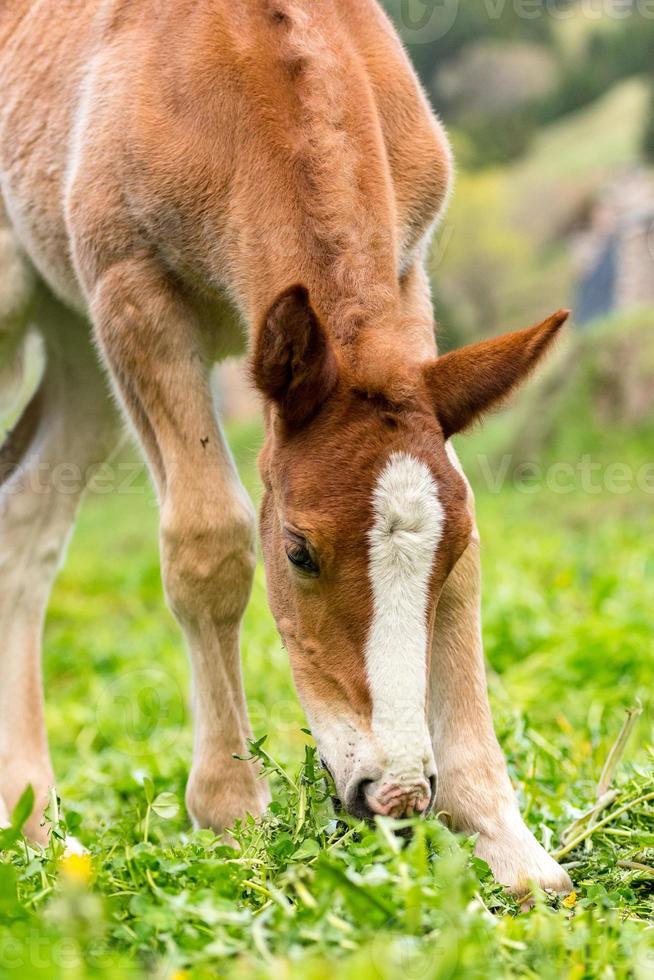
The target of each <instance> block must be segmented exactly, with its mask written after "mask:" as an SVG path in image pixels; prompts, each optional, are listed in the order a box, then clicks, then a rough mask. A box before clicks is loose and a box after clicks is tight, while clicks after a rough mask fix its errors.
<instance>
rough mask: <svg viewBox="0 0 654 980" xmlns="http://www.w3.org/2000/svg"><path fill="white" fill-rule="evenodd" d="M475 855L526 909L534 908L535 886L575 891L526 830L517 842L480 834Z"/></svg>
mask: <svg viewBox="0 0 654 980" xmlns="http://www.w3.org/2000/svg"><path fill="white" fill-rule="evenodd" d="M475 854H476V855H477V857H480V858H482V859H483V860H484V861H485V862H486V863H487V864H488V866H489V867H490V869H491V871H492V872H493V876H494V877H495V880H496V881H498V882H499V883H500V884H501V885H504V887H505V888H506V889H507V891H509V892H511V894H512V895H515V896H516V898H518V899H520V900H521V905H522V907H523V909H526V908H529V907H530V906H531V905H533V899H532V898H531V893H532V891H533V889H534V887H536V888H540V889H542V890H543V891H545V892H551V893H554V894H557V895H566V894H568V893H569V892H571V891H572V887H573V886H572V881H571V880H570V878H569V876H568V874H567V873H566V872H565V871H564V870H563V868H562V867H560V865H558V864H557V863H556V861H555V860H554V858H552V857H550V855H549V854H548V853H547V851H546V850H545V848H543V847H541V845H540V844H539V843H538V841H537V840H536V838H535V837H534V836H533V835H532V834H531V833H530V832H529V831H528V830H527V829H526V827H525V828H524V833H521V834H520V835H519V837H518V838H517V839H515V838H514V839H511V838H510V837H509V836H508V835H507V836H506V837H504V836H503V835H498V837H493V838H491V837H488V836H485V835H484V834H480V836H479V838H478V840H477V845H476V847H475Z"/></svg>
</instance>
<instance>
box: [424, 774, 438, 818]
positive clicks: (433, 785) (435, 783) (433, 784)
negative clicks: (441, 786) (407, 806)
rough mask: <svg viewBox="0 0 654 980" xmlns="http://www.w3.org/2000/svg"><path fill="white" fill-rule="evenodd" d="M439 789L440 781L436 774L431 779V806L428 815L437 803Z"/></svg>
mask: <svg viewBox="0 0 654 980" xmlns="http://www.w3.org/2000/svg"><path fill="white" fill-rule="evenodd" d="M437 789H438V779H437V778H436V774H435V773H434V774H433V775H431V776H430V777H429V806H428V807H427V810H426V811H425V812H426V813H429V812H430V811H431V809H432V807H433V806H434V804H435V802H436V791H437Z"/></svg>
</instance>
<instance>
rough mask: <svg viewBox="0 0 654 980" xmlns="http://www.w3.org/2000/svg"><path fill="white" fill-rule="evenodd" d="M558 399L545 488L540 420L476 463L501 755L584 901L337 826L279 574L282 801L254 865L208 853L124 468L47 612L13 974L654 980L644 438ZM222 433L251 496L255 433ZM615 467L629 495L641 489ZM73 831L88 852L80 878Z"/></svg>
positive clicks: (266, 651) (466, 851) (261, 716)
mask: <svg viewBox="0 0 654 980" xmlns="http://www.w3.org/2000/svg"><path fill="white" fill-rule="evenodd" d="M577 380H578V379H577ZM568 394H569V396H570V398H572V399H573V400H572V402H570V400H569V399H568V400H567V401H566V398H565V397H563V396H562V398H561V399H560V402H559V403H557V404H558V408H557V411H558V413H559V414H558V416H556V413H554V414H555V418H554V422H553V425H554V423H555V422H556V417H558V419H559V421H558V423H557V424H556V425H554V428H555V431H556V432H559V434H560V435H561V438H562V440H563V441H561V440H558V441H557V439H554V440H552V438H549V439H546V440H544V442H543V443H542V444H541V445H540V446H539V448H538V450H537V451H536V450H535V449H534V448H533V447H531V449H530V453H531V457H530V458H531V460H532V464H533V461H534V460H536V459H537V461H538V464H539V466H540V469H538V470H535V469H534V468H533V465H532V468H531V469H529V468H528V467H527V468H525V465H524V464H525V454H524V452H522V451H521V452H517V450H515V448H513V449H512V448H511V447H516V446H519V445H520V440H519V438H518V436H519V434H520V433H519V430H520V419H521V418H522V417H523V416H522V415H521V414H520V413H521V412H522V413H523V415H524V413H525V412H529V410H530V406H532V411H533V403H532V402H529V401H528V400H524V399H522V400H521V402H520V404H519V405H518V407H517V408H516V410H515V411H514V412H513V414H512V415H511V416H509V417H505V418H503V419H502V420H497V421H492V422H491V423H490V424H489V425H488V426H487V427H485V428H484V429H481V430H479V431H478V432H476V433H474V434H473V435H472V436H470V437H468V438H467V439H462V440H460V448H461V450H462V453H463V455H464V458H465V460H466V465H467V468H468V472H469V473H470V475H471V478H472V480H473V483H474V485H475V489H476V493H477V501H478V517H479V523H480V528H481V535H482V540H483V564H484V576H485V589H484V623H485V625H484V630H485V641H486V651H487V657H488V663H489V679H490V687H491V695H492V702H493V708H494V713H495V719H496V725H497V729H498V733H499V735H500V739H501V742H502V745H503V747H504V749H505V751H506V752H507V755H508V758H509V763H510V769H511V775H512V778H513V780H514V782H515V784H516V786H517V787H518V789H519V794H520V799H521V804H522V808H523V811H524V812H525V813H526V814H527V819H528V822H529V824H530V826H531V827H532V829H533V830H534V831H535V833H536V834H537V836H538V837H539V839H540V840H541V841H542V842H543V843H544V844H545V845H546V846H547V847H548V848H549V849H550V850H551V851H552V852H558V853H559V855H560V859H561V861H562V862H563V863H565V865H566V867H567V868H568V870H569V872H570V874H571V876H572V878H573V881H574V885H575V891H574V893H573V894H572V895H570V896H568V897H566V898H564V899H562V898H554V897H552V896H547V895H544V894H535V895H534V896H533V899H534V906H533V908H531V910H530V911H526V912H524V911H521V910H520V909H519V907H518V905H517V904H516V902H515V901H514V900H513V899H512V898H511V897H510V896H508V895H507V894H505V893H504V892H503V890H502V889H501V888H500V887H498V886H497V885H496V884H495V883H494V882H493V881H492V879H491V877H490V874H489V871H488V868H487V867H486V866H485V865H484V864H483V862H481V861H479V860H477V859H475V858H474V856H473V853H472V852H473V844H474V842H473V841H471V840H467V839H464V838H460V837H456V836H454V835H452V834H451V833H450V832H449V831H448V830H447V829H446V828H445V827H444V826H442V825H441V824H440V823H439V822H438V821H437V820H436V819H435V818H430V819H429V820H428V821H422V822H420V821H416V822H415V825H414V826H413V833H412V835H411V836H410V837H409V838H406V837H398V836H397V835H396V834H395V832H394V831H395V830H396V829H398V828H397V826H396V824H394V822H393V821H390V820H384V819H379V820H378V822H377V823H376V824H375V825H372V826H366V825H363V824H358V823H356V822H354V821H350V822H347V823H343V822H337V821H336V820H335V818H334V814H333V811H332V808H331V804H330V802H329V799H328V787H327V785H326V783H325V781H324V779H323V774H321V772H320V769H319V765H318V763H317V760H316V757H315V753H314V749H313V743H312V740H311V738H310V736H309V735H308V734H307V733H306V731H304V730H303V729H304V726H305V722H304V719H303V717H302V713H301V710H300V708H299V706H298V703H297V700H296V697H295V694H294V690H293V685H292V681H291V677H290V671H289V667H288V662H287V656H286V654H285V652H284V651H283V649H282V647H281V644H280V642H279V639H278V637H277V634H276V631H275V628H274V624H273V622H272V619H271V616H270V614H269V612H268V609H267V603H266V596H265V584H264V579H263V575H262V571H261V569H259V570H258V573H257V578H256V584H255V589H254V593H253V597H252V601H251V603H250V607H249V609H248V612H247V616H246V620H245V624H244V628H243V660H244V670H245V675H246V684H247V690H248V695H249V702H250V708H251V715H252V721H253V726H254V731H255V737H256V739H257V742H256V743H255V744H254V745H253V746H252V752H253V755H257V756H259V757H260V758H261V759H262V760H263V761H264V763H265V768H266V770H267V771H268V772H269V774H270V778H271V781H272V785H273V791H274V803H273V805H272V806H271V808H270V812H269V813H268V815H267V816H266V818H265V819H264V821H263V822H262V823H261V824H255V823H254V822H253V821H245V822H244V823H243V824H242V825H240V826H239V827H237V828H236V829H235V831H234V836H235V838H236V841H237V843H238V849H236V850H234V849H232V848H229V847H226V846H225V845H224V844H223V843H222V842H221V841H220V840H218V839H217V838H216V837H215V836H214V835H213V834H212V833H210V832H207V831H200V832H193V831H192V830H191V828H190V825H189V823H188V820H187V817H186V814H185V810H184V804H183V797H184V782H185V776H186V773H187V771H188V766H189V760H190V755H191V719H190V717H189V710H188V697H187V689H188V680H189V677H188V667H187V661H186V657H185V653H184V650H183V643H182V640H181V637H180V635H179V633H178V631H177V628H176V626H175V624H174V622H173V620H172V617H171V616H170V614H169V613H168V611H167V610H166V607H165V604H164V601H163V598H162V591H161V584H160V574H159V564H158V555H157V544H156V537H157V534H156V527H157V512H156V507H155V505H154V500H153V496H152V492H151V490H150V488H149V485H148V482H147V479H146V478H145V476H144V474H143V472H142V468H141V466H140V464H139V463H138V461H135V459H134V457H132V456H130V455H127V456H125V457H124V458H122V459H120V460H116V461H115V463H114V472H115V474H116V475H115V477H114V480H113V490H112V492H107V490H108V484H107V483H106V482H105V483H101V484H100V485H99V486H98V487H96V488H95V490H94V492H92V493H91V494H90V496H89V498H88V500H87V502H86V504H85V506H84V508H83V511H82V514H81V520H80V523H79V526H78V530H77V533H76V536H75V539H74V542H73V545H72V547H71V550H70V554H69V560H68V563H67V565H66V567H65V570H64V572H63V573H62V575H61V577H60V579H59V582H58V584H57V586H56V590H55V594H54V597H53V602H52V606H51V609H50V613H49V616H48V622H47V629H46V659H45V679H46V687H47V691H48V724H49V729H50V734H51V742H52V747H53V754H54V760H55V767H56V771H57V773H58V778H59V784H58V795H59V798H58V799H57V798H54V797H53V801H52V805H51V808H50V814H49V815H50V819H51V820H52V823H53V827H52V835H51V844H50V846H49V848H48V849H47V850H45V851H42V852H41V851H35V850H33V849H32V848H30V847H29V846H28V845H27V843H26V842H25V841H24V839H23V838H22V836H21V834H20V826H21V822H22V819H23V816H24V813H21V808H20V807H19V808H18V810H17V812H16V813H15V815H14V828H13V829H11V830H9V831H5V832H3V833H2V834H1V835H0V848H1V851H0V977H10V976H12V977H13V976H15V977H21V978H29V977H32V976H34V977H52V978H66V980H68V978H81V977H96V976H98V977H99V976H103V977H104V976H106V977H111V978H120V977H146V976H147V977H161V978H175V980H181V978H184V977H198V978H202V977H212V976H216V975H219V976H227V977H248V978H254V977H262V978H263V977H275V978H289V980H291V978H302V980H304V978H308V980H312V978H316V980H319V978H323V977H336V978H343V980H345V978H348V980H349V978H355V977H356V978H357V980H386V978H388V980H391V978H393V980H394V978H404V977H408V978H411V980H423V978H424V980H428V978H450V977H465V978H468V977H470V978H475V977H480V978H481V977H484V978H494V977H498V978H505V977H518V976H520V977H538V978H545V980H547V978H561V977H568V978H571V980H573V978H574V980H581V978H585V977H602V978H605V977H606V978H609V977H610V978H614V977H615V978H622V977H636V978H638V980H640V978H649V977H654V930H653V929H652V926H651V922H652V913H653V912H654V890H653V885H654V775H653V771H652V752H653V749H652V747H651V746H652V741H651V739H652V715H651V702H650V691H651V677H652V654H653V652H654V651H653V649H652V599H653V598H654V558H653V557H652V550H651V536H652V530H653V526H652V496H653V493H654V486H652V483H654V480H653V479H652V473H651V467H650V470H647V465H648V459H649V455H648V454H649V453H650V451H651V445H652V442H651V432H650V431H649V430H648V431H647V432H646V433H645V434H644V435H643V433H641V434H640V435H638V436H637V435H633V434H632V436H629V435H627V434H626V433H622V434H620V433H619V432H613V433H612V439H613V441H612V442H611V443H610V445H609V443H608V442H606V441H603V440H602V438H601V433H597V432H596V433H595V434H593V433H590V432H589V431H588V427H587V424H586V421H585V419H584V414H583V410H581V409H580V407H579V405H578V404H577V403H576V402H575V399H577V402H578V401H579V400H580V399H581V400H582V401H583V398H584V397H585V395H583V394H582V392H581V388H580V386H579V384H578V383H576V384H575V385H574V386H573V388H571V389H570V391H569V392H568ZM538 397H540V398H542V393H541V395H539V396H538ZM537 404H540V405H541V409H542V410H543V411H544V410H545V409H544V407H543V403H542V402H538V403H537ZM571 412H572V414H569V413H571ZM566 417H567V419H568V422H567V425H566V424H564V422H565V419H566ZM557 425H558V429H557ZM509 432H511V433H512V435H511V438H510V439H509V438H508V435H507V433H509ZM575 434H576V436H575ZM230 435H231V440H232V445H233V446H234V449H235V453H236V457H237V460H238V463H239V467H240V469H241V472H242V474H243V477H244V480H245V482H246V484H247V486H248V488H249V489H250V490H251V492H252V494H253V496H254V497H256V496H257V495H258V484H257V479H256V475H255V474H256V469H255V458H256V452H257V447H258V444H259V440H260V431H259V428H258V426H257V425H256V424H252V425H247V426H241V427H239V428H233V429H232V431H231V433H230ZM507 440H508V441H507ZM503 441H504V442H505V443H506V445H507V446H509V449H510V452H511V453H512V454H511V455H502V453H501V452H499V449H498V447H499V446H501V445H502V442H503ZM585 443H587V444H588V446H589V447H590V448H589V452H591V453H592V460H593V461H594V463H595V464H596V468H595V469H593V470H592V471H591V474H592V481H593V482H592V483H589V482H588V481H589V480H590V479H591V478H590V477H589V476H588V472H585V471H584V470H583V468H582V469H580V468H579V467H578V462H579V459H580V458H581V457H580V447H582V446H583V445H584V444H585ZM491 446H493V447H495V449H494V451H493V454H492V455H491V456H487V455H486V452H487V450H488V448H489V447H491ZM607 446H608V448H607ZM507 460H508V462H507ZM566 460H567V462H565V461H566ZM616 460H620V461H622V462H623V463H625V462H626V463H628V464H629V465H630V466H631V467H632V470H631V472H632V475H633V474H634V473H636V472H637V474H638V478H635V477H634V478H633V479H632V481H631V483H630V484H629V485H628V486H627V482H625V480H624V479H623V480H622V482H621V483H620V482H619V481H618V483H617V484H615V483H614V477H615V475H616V474H615V471H614V470H613V471H612V470H611V469H610V467H611V465H614V464H615V462H616ZM573 463H574V466H573ZM561 466H563V467H564V469H561ZM565 467H567V468H565ZM570 467H573V468H572V470H571V469H570ZM597 467H599V469H597ZM648 473H649V483H648V482H647V478H648ZM623 476H624V474H623ZM117 483H118V484H120V486H118V487H116V484H117ZM621 733H622V735H621ZM264 736H266V738H265V741H264V740H263V739H264ZM248 764H249V763H248V762H243V765H248ZM598 801H599V802H598ZM27 802H28V801H27V800H26V801H25V804H27ZM23 809H24V808H23ZM404 823H406V821H405V822H404ZM66 832H71V833H74V834H75V835H76V836H77V837H78V838H79V839H80V840H81V841H82V842H83V843H84V845H85V846H86V847H87V848H88V851H89V854H88V856H82V857H78V858H66V857H64V856H63V848H62V843H61V841H62V838H63V836H64V834H65V833H66Z"/></svg>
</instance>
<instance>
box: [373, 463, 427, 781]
mask: <svg viewBox="0 0 654 980" xmlns="http://www.w3.org/2000/svg"><path fill="white" fill-rule="evenodd" d="M373 514H374V524H373V527H372V529H371V531H370V535H369V541H370V569H369V571H370V581H371V584H372V590H373V619H372V624H371V627H370V633H369V635H368V639H367V642H366V651H365V655H366V669H367V674H368V683H369V686H370V693H371V697H372V729H373V734H374V735H375V736H376V738H377V740H378V742H379V743H380V745H381V747H382V750H383V752H384V756H385V759H386V762H387V765H388V771H387V772H386V773H385V776H386V777H387V778H393V779H395V780H396V781H398V782H400V783H405V782H406V783H409V782H410V781H411V780H414V779H416V778H420V777H422V775H423V762H424V759H425V753H426V752H428V751H429V746H428V734H427V728H426V722H425V700H426V687H427V662H426V657H427V642H428V636H427V606H428V599H429V582H430V578H431V574H432V570H433V566H434V559H435V556H436V551H437V549H438V545H439V543H440V540H441V538H442V535H443V526H444V522H445V515H444V511H443V507H442V505H441V502H440V500H439V497H438V487H437V485H436V482H435V481H434V479H433V477H432V475H431V472H430V470H429V468H428V467H427V466H426V465H425V464H424V463H422V462H420V460H418V459H416V458H415V457H413V456H409V455H408V454H406V453H394V454H393V455H392V456H391V457H390V458H389V460H388V463H387V464H386V467H385V468H384V470H383V472H382V474H381V476H380V477H379V480H378V482H377V485H376V487H375V490H374V492H373Z"/></svg>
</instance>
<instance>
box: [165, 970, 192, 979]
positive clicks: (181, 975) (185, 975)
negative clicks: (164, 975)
mask: <svg viewBox="0 0 654 980" xmlns="http://www.w3.org/2000/svg"><path fill="white" fill-rule="evenodd" d="M190 976H191V974H190V973H189V972H188V970H175V972H174V973H172V974H171V975H170V980H189V977H190Z"/></svg>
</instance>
